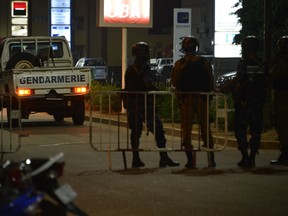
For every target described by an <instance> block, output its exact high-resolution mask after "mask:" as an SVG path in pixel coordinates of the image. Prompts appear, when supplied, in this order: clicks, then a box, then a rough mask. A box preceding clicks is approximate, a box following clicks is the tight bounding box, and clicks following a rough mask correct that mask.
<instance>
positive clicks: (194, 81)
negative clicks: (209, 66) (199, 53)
mask: <svg viewBox="0 0 288 216" xmlns="http://www.w3.org/2000/svg"><path fill="white" fill-rule="evenodd" d="M181 61H183V62H182V65H183V68H182V70H181V72H180V76H179V82H178V85H177V87H176V88H177V90H178V91H182V92H205V91H209V77H208V74H207V72H206V71H205V66H204V65H205V58H203V57H200V59H199V60H198V61H187V60H186V59H182V60H181Z"/></svg>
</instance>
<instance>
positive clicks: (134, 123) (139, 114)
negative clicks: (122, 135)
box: [128, 108, 166, 149]
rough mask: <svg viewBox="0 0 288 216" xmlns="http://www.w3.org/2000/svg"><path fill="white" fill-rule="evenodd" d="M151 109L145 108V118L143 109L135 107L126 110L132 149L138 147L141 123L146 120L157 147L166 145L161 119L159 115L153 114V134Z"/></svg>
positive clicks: (141, 128)
mask: <svg viewBox="0 0 288 216" xmlns="http://www.w3.org/2000/svg"><path fill="white" fill-rule="evenodd" d="M153 113H154V112H153V110H152V109H148V110H147V119H145V109H143V108H137V109H133V110H128V123H129V128H130V129H131V134H130V139H131V146H132V149H138V148H139V144H140V137H141V135H142V130H143V123H144V122H145V121H146V125H147V128H148V130H149V131H150V132H151V133H152V134H153V135H154V137H155V141H156V144H157V147H158V148H164V147H165V146H166V138H165V135H164V129H163V124H162V121H161V120H160V118H159V116H158V115H157V114H156V115H155V125H156V127H155V134H154V116H153V115H154V114H153Z"/></svg>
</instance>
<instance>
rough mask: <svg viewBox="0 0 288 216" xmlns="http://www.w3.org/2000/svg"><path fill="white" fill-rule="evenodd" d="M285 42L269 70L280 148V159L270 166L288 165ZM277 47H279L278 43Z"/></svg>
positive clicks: (287, 72) (287, 51)
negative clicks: (281, 51)
mask: <svg viewBox="0 0 288 216" xmlns="http://www.w3.org/2000/svg"><path fill="white" fill-rule="evenodd" d="M280 40H281V39H280ZM285 41H286V44H283V49H284V51H283V53H282V54H280V55H279V56H278V58H277V59H276V63H275V64H274V66H273V67H272V69H271V80H272V83H273V88H274V113H275V126H276V130H277V132H278V136H279V141H280V148H281V149H280V151H281V155H280V157H279V158H278V159H277V160H272V161H271V164H284V165H288V37H287V38H285V39H284V42H285ZM278 46H281V44H279V42H278ZM285 46H286V47H285ZM280 48H281V47H280Z"/></svg>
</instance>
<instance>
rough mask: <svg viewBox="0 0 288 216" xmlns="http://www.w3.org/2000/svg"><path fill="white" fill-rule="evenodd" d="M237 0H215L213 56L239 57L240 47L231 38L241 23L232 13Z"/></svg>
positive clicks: (237, 31) (238, 29)
mask: <svg viewBox="0 0 288 216" xmlns="http://www.w3.org/2000/svg"><path fill="white" fill-rule="evenodd" d="M237 2H238V1H237V0H233V1H232V0H230V1H227V0H215V35H214V39H215V42H214V44H215V45H214V56H215V57H220V58H221V57H224V58H230V57H232V58H234V57H240V55H241V47H240V46H239V45H235V44H233V38H234V36H235V35H236V34H239V31H240V29H241V25H240V24H239V23H238V20H237V16H236V15H234V14H232V13H233V12H234V11H236V10H237V9H238V8H236V7H234V5H235V4H236V3H237Z"/></svg>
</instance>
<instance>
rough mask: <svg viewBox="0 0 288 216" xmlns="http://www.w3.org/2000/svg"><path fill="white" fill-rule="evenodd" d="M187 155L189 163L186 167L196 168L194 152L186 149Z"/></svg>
mask: <svg viewBox="0 0 288 216" xmlns="http://www.w3.org/2000/svg"><path fill="white" fill-rule="evenodd" d="M185 153H186V156H187V163H186V164H185V167H186V168H187V169H194V168H195V164H194V163H193V154H192V151H186V152H185Z"/></svg>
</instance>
